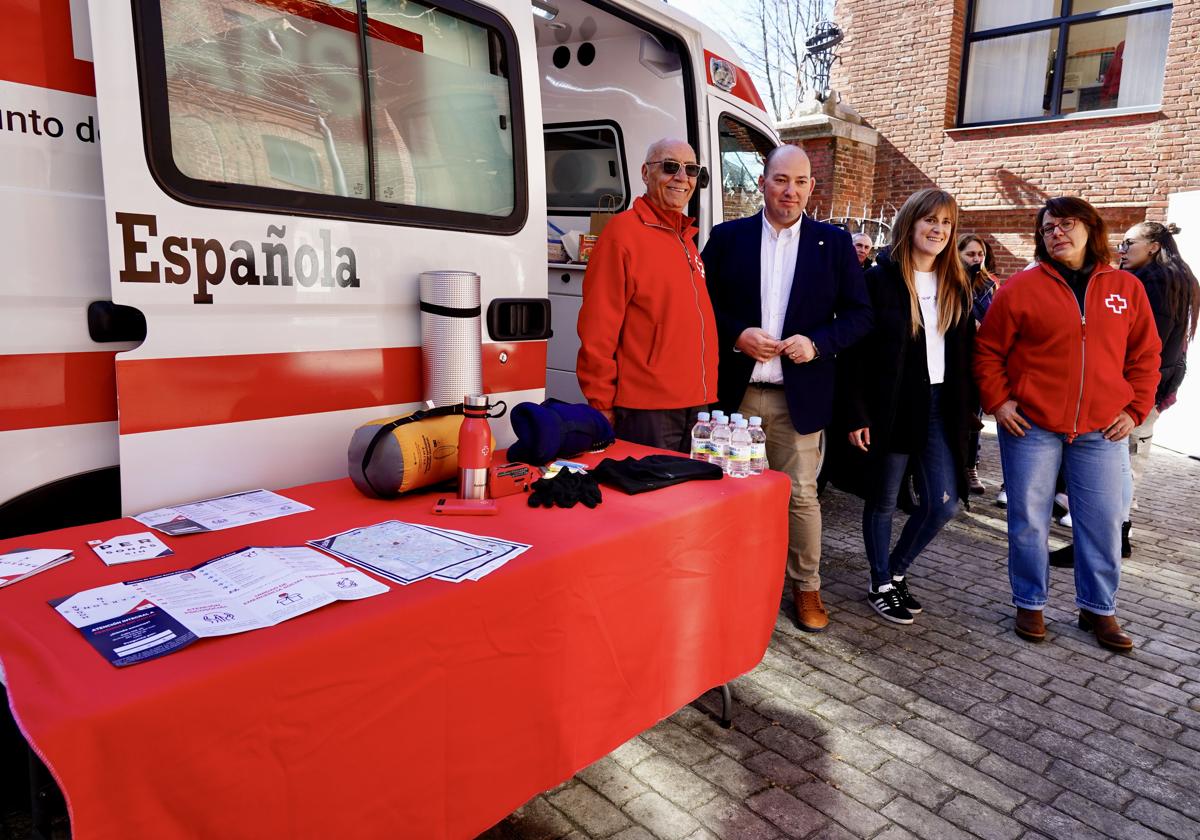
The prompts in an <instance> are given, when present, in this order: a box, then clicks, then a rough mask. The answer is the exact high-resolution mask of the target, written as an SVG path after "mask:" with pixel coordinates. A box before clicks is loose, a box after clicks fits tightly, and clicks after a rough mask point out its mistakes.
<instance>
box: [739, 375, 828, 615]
mask: <svg viewBox="0 0 1200 840" xmlns="http://www.w3.org/2000/svg"><path fill="white" fill-rule="evenodd" d="M738 411H739V412H740V413H741V414H742V416H743V417H746V418H749V417H751V416H758V417H761V418H762V422H763V429H764V430H766V433H767V464H768V466H770V468H771V469H773V470H779V471H780V472H782V473H786V474H787V476H788V478H790V479H791V480H792V498H791V501H790V502H789V503H788V556H787V576H788V580H790V581H791V582H792V583H793V584H795V585H796V586H797V587H799V589H800V590H801V591H803V592H816V591H817V590H819V589H820V588H821V574H820V571H821V503H820V501H819V500H818V499H817V468H818V466H819V465H820V463H821V433H820V432H813V433H812V434H808V435H802V434H800V433H799V432H797V431H796V429H795V427H794V426H792V418H791V415H790V414H789V413H788V407H787V399H786V397H784V394H783V389H782V388H759V387H756V386H754V385H750V386H749V387H747V388H746V395H745V396H744V397H742V404H741V406H739V407H738Z"/></svg>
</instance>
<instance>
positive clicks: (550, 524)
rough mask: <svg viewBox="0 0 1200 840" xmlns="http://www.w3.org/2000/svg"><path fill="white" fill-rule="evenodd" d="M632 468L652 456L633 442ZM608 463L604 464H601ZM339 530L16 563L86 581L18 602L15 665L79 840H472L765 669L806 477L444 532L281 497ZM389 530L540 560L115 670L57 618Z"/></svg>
mask: <svg viewBox="0 0 1200 840" xmlns="http://www.w3.org/2000/svg"><path fill="white" fill-rule="evenodd" d="M607 454H608V455H611V456H614V457H622V456H624V455H627V454H636V455H640V454H645V450H643V449H642V448H640V447H635V446H632V445H630V444H618V445H617V446H616V447H614V448H613V449H611V450H610V451H609V453H607ZM588 460H592V461H595V460H598V459H597V458H590V459H588ZM281 492H283V493H284V494H285V495H287V496H289V497H291V498H294V499H298V500H299V501H302V502H305V503H307V504H309V505H312V506H313V507H314V508H315V510H314V511H312V512H310V513H304V514H300V515H297V516H291V517H286V518H283V519H277V520H272V521H270V522H264V523H261V524H258V525H252V526H245V527H241V528H235V529H231V530H228V531H219V532H215V533H210V534H200V535H194V536H187V537H181V538H166V539H167V542H168V544H169V545H171V547H172V548H174V549H175V551H176V555H175V556H174V557H171V558H166V559H163V560H154V561H146V562H142V563H137V564H133V565H130V566H123V567H122V566H117V567H113V568H107V567H105V566H104V565H103V564H102V563H101V562H100V561H99V559H97V558H96V557H95V555H94V554H93V553H92V551H91V550H90V549H89V548H88V546H87V543H86V540H88V539H89V538H108V537H112V536H116V535H118V534H122V533H132V532H135V531H139V530H145V529H144V527H143V526H140V525H139V524H138V523H136V522H134V521H132V520H121V521H114V522H109V523H105V524H103V525H90V526H85V527H80V528H69V529H64V530H62V531H55V532H49V533H46V534H39V535H37V536H35V537H25V538H20V539H17V540H7V541H4V542H0V551H2V550H5V549H11V548H14V547H17V546H22V545H24V546H34V547H57V548H70V549H73V550H74V551H75V559H74V560H72V561H70V562H69V563H67V564H65V565H63V566H60V567H58V568H55V569H51V570H49V571H47V572H44V573H42V574H40V575H36V576H35V577H32V578H29V579H27V580H25V581H22V582H21V583H18V584H15V585H13V586H10V587H8V588H5V589H2V590H0V661H2V663H3V667H4V669H5V671H6V673H7V683H8V691H9V699H10V704H11V706H12V709H13V714H14V716H15V717H16V720H17V722H18V724H19V726H20V727H21V730H22V731H23V732H24V733H25V736H26V738H27V739H28V740H29V741H30V743H31V744H32V745H33V746H34V748H35V749H36V751H37V752H38V753H39V754H40V755H41V756H42V758H43V759H44V760H45V762H46V763H47V765H48V766H49V767H50V769H51V771H52V772H53V774H54V776H55V777H56V778H57V780H58V782H59V785H60V787H61V788H62V790H63V792H64V793H65V795H66V798H67V802H68V807H69V809H70V816H71V823H72V827H73V830H74V834H75V837H76V838H79V840H87V839H88V838H101V837H104V838H107V837H112V838H128V837H153V838H156V840H162V839H163V838H174V837H180V838H183V837H187V838H194V837H246V838H265V837H289V838H306V837H313V838H329V837H354V838H366V837H388V838H394V837H419V838H468V837H472V836H474V835H475V834H476V833H478V832H480V831H482V830H484V829H486V828H488V827H489V826H491V825H493V824H494V823H496V822H497V821H499V820H500V819H502V818H503V817H504V816H505V815H507V814H508V813H510V812H511V811H512V810H514V809H515V808H516V807H518V806H520V805H521V804H522V803H523V802H525V801H526V800H527V799H529V798H530V797H531V796H534V795H536V794H537V793H538V792H540V791H542V790H545V789H546V788H549V787H551V786H553V785H555V784H557V783H559V782H561V781H563V780H564V779H566V778H569V777H570V776H571V775H572V774H573V773H575V772H576V771H578V770H579V769H580V768H582V767H584V766H586V765H587V764H589V763H591V762H592V761H595V760H596V759H598V758H600V757H601V756H603V755H605V754H607V753H608V752H610V751H611V750H612V749H613V748H615V747H617V746H618V745H620V744H621V743H623V742H624V741H625V740H627V739H628V738H630V737H632V736H633V735H635V734H636V733H638V732H641V731H642V730H644V729H646V728H647V727H649V726H651V725H653V724H654V723H655V722H657V721H658V720H660V719H662V718H663V717H665V716H667V715H669V714H671V713H672V712H674V711H675V710H676V709H678V708H679V707H680V706H682V705H683V704H685V703H687V702H689V701H691V700H692V699H694V698H695V697H696V696H698V695H699V694H701V693H703V692H704V691H705V690H707V689H709V688H711V687H713V686H716V685H719V684H720V683H723V682H726V681H728V680H730V679H732V678H734V677H736V676H738V675H739V674H742V673H744V672H745V671H747V670H749V669H750V668H752V667H754V665H755V664H756V663H757V662H758V661H759V659H761V657H762V655H763V652H764V651H765V649H766V645H767V642H768V639H769V637H770V634H771V628H772V626H773V624H774V619H775V615H776V612H777V610H778V607H779V595H780V590H781V586H782V581H783V567H784V559H785V547H786V543H787V516H786V507H787V496H788V484H787V480H786V478H785V477H784V476H782V475H780V474H778V473H768V474H766V475H764V476H761V477H756V478H751V479H746V480H740V481H739V480H733V479H729V478H725V479H722V480H720V481H713V482H692V483H688V484H682V485H677V486H675V487H670V488H667V489H664V490H660V491H657V492H653V493H647V494H643V495H640V496H625V495H623V494H622V493H620V492H618V491H616V490H611V489H608V488H605V490H604V503H603V505H601V506H600V507H599V508H597V509H596V510H594V511H593V510H587V509H585V508H582V507H578V508H574V509H571V510H561V509H555V510H550V511H546V510H537V509H531V508H528V507H527V506H526V505H525V499H524V498H523V497H519V496H518V497H509V498H506V499H501V500H500V501H499V504H500V506H501V509H502V511H501V514H500V515H499V516H495V517H478V518H473V517H453V518H451V517H434V516H433V515H432V514H430V512H429V508H430V505H431V500H430V498H429V496H428V495H426V496H418V497H412V498H408V499H404V500H400V501H393V502H383V501H373V500H370V499H366V498H364V497H363V496H361V495H359V493H358V492H357V491H355V490H354V488H353V486H352V485H351V484H350V482H349V481H348V480H341V481H332V482H326V483H322V484H312V485H307V486H304V487H294V488H291V489H289V490H284V491H281ZM385 519H402V520H407V521H413V522H427V523H434V524H438V525H441V526H444V527H452V528H459V529H462V530H468V531H473V532H476V533H480V534H486V535H495V536H498V537H505V538H508V539H513V540H519V541H523V542H529V543H532V544H533V548H531V549H530V550H529V551H527V552H526V553H525V554H523V555H521V556H520V557H518V558H516V559H515V560H512V561H510V562H509V563H508V565H506V566H504V567H503V568H502V569H500V570H499V571H497V572H495V573H493V574H491V575H489V576H488V577H486V578H484V579H483V580H480V581H477V582H470V581H468V582H463V583H458V584H451V583H442V582H439V581H432V580H426V581H422V582H419V583H416V584H413V585H411V586H407V587H405V586H400V585H397V584H392V587H393V588H392V591H391V592H389V593H387V594H385V595H381V596H379V597H376V598H371V599H368V600H365V601H359V602H342V603H336V604H332V605H330V606H327V607H324V608H322V609H320V610H317V611H315V612H312V613H309V614H306V615H303V616H300V617H298V618H296V619H293V620H291V621H287V622H285V623H283V624H280V625H278V626H276V627H273V628H269V629H265V630H258V631H254V632H250V633H245V634H241V635H236V636H229V637H224V638H216V639H208V640H201V641H199V642H196V643H195V644H193V645H192V646H190V647H188V648H186V649H185V650H182V651H180V652H178V653H174V654H171V655H169V656H166V657H163V658H161V659H157V660H153V661H150V662H145V663H141V664H137V665H133V666H130V667H126V668H120V669H118V668H115V667H113V666H112V665H110V664H109V663H108V662H107V661H106V660H105V659H104V658H103V657H101V656H100V655H99V654H98V653H97V652H96V651H94V650H93V649H92V648H91V647H90V646H89V645H88V644H87V642H86V641H84V639H83V637H82V636H81V635H80V634H79V632H78V631H77V630H75V629H74V628H73V627H71V626H70V625H69V624H68V623H67V622H66V621H65V620H64V619H63V618H62V617H60V616H59V615H58V614H57V613H55V612H54V611H53V610H52V609H51V608H50V607H49V606H47V604H46V601H47V600H49V599H51V598H55V597H58V596H63V595H69V594H72V593H74V592H78V591H80V590H83V589H87V588H90V587H93V586H99V585H101V584H105V583H113V582H116V581H120V580H129V579H132V578H134V577H141V576H144V575H148V574H155V573H158V572H164V571H169V570H172V569H176V568H181V567H184V566H187V565H192V564H194V563H197V562H199V561H202V560H204V559H207V558H209V557H213V556H216V555H218V554H221V553H223V552H225V551H228V550H231V549H235V548H238V547H241V546H244V545H288V544H293V545H295V544H301V543H303V541H305V540H307V539H313V538H317V537H323V536H327V535H329V534H332V533H334V532H337V531H341V530H345V529H347V528H352V527H356V526H362V525H370V524H373V523H375V522H380V521H383V520H385Z"/></svg>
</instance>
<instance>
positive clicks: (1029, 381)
mask: <svg viewBox="0 0 1200 840" xmlns="http://www.w3.org/2000/svg"><path fill="white" fill-rule="evenodd" d="M1034 232H1035V234H1036V236H1037V239H1036V243H1035V249H1036V250H1035V253H1036V256H1037V266H1035V267H1034V268H1031V269H1029V270H1027V271H1022V272H1020V273H1019V274H1016V275H1015V276H1013V277H1011V278H1009V279H1008V281H1007V282H1005V284H1004V286H1003V287H1002V288H1001V290H1000V292H999V293H998V294H997V295H996V297H995V300H993V301H992V306H991V309H989V310H988V315H987V318H985V319H984V322H983V326H982V327H981V329H980V331H979V340H978V341H977V342H976V351H975V374H976V377H977V378H978V380H979V389H980V394H981V397H982V400H983V407H984V409H985V410H986V411H988V412H989V413H990V414H992V415H993V416H995V418H996V426H997V429H998V433H999V436H1000V455H1001V464H1002V465H1003V468H1004V482H1005V485H1006V486H1007V488H1008V574H1009V581H1010V583H1011V586H1012V594H1013V604H1014V605H1015V606H1016V608H1017V617H1016V624H1015V627H1014V629H1015V630H1016V633H1017V635H1018V636H1020V637H1021V638H1023V639H1026V640H1028V641H1041V640H1042V639H1044V638H1045V636H1046V627H1045V621H1044V618H1043V615H1042V611H1043V609H1044V608H1045V605H1046V600H1047V594H1048V588H1049V570H1050V566H1049V543H1048V536H1049V522H1050V513H1051V507H1052V505H1053V500H1054V482H1055V477H1056V476H1057V475H1058V470H1059V466H1060V464H1062V463H1063V462H1064V461H1065V463H1066V479H1067V489H1068V493H1069V495H1070V497H1071V514H1072V520H1073V528H1072V530H1073V538H1074V545H1075V551H1074V553H1075V603H1076V605H1077V606H1078V607H1079V626H1080V628H1081V629H1083V630H1091V631H1093V632H1094V633H1095V636H1096V640H1097V642H1098V643H1099V644H1100V645H1101V646H1102V647H1105V648H1108V649H1110V650H1116V651H1128V650H1132V648H1133V640H1132V639H1131V638H1130V637H1129V636H1128V635H1126V634H1125V633H1124V632H1123V631H1122V630H1121V626H1120V624H1119V623H1118V621H1117V618H1116V606H1115V600H1116V594H1117V588H1118V586H1119V584H1120V577H1121V565H1120V543H1121V520H1122V518H1123V515H1124V510H1123V496H1124V490H1123V486H1124V481H1123V476H1122V473H1123V470H1124V469H1125V468H1126V466H1127V464H1128V458H1129V447H1128V444H1127V443H1126V442H1125V438H1126V437H1128V436H1129V433H1130V432H1131V431H1132V430H1133V429H1134V427H1135V426H1137V425H1138V424H1139V423H1141V422H1142V421H1143V420H1145V419H1146V417H1147V415H1149V413H1150V409H1151V408H1152V407H1153V405H1154V389H1155V387H1156V386H1157V384H1158V365H1159V347H1160V343H1159V340H1158V334H1157V332H1156V331H1155V327H1154V318H1153V314H1152V312H1151V310H1150V302H1149V300H1148V299H1147V298H1146V292H1145V291H1144V290H1143V288H1142V284H1141V283H1140V282H1139V281H1138V279H1137V278H1136V277H1134V276H1133V275H1132V274H1129V273H1128V272H1125V271H1120V270H1118V269H1114V268H1112V267H1111V266H1110V265H1109V264H1108V263H1109V259H1110V256H1111V252H1110V250H1109V246H1108V233H1107V231H1106V229H1105V225H1104V220H1103V219H1102V218H1101V217H1100V215H1099V213H1097V212H1096V210H1095V208H1093V207H1092V205H1090V204H1088V203H1087V202H1086V201H1084V200H1083V199H1080V198H1075V197H1061V198H1052V199H1050V200H1048V201H1047V202H1046V204H1045V205H1044V206H1043V207H1042V208H1041V209H1040V210H1039V211H1038V214H1037V223H1036V225H1035V226H1034Z"/></svg>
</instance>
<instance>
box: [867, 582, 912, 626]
mask: <svg viewBox="0 0 1200 840" xmlns="http://www.w3.org/2000/svg"><path fill="white" fill-rule="evenodd" d="M867 603H868V604H870V605H871V609H873V610H875V612H877V613H879V614H880V615H881V616H883V617H884V618H886V619H887V620H888V621H891V622H893V623H895V624H912V623H913V617H912V613H910V612H909V611H908V610H907V609H905V607H904V605H903V604H902V603H900V592H899V591H898V590H897V589H896V587H895V586H893V585H892V584H890V583H885V584H884V585H883V586H881V587H879V590H878V591H876V590H874V589H872V590H870V591H869V592H868V593H867Z"/></svg>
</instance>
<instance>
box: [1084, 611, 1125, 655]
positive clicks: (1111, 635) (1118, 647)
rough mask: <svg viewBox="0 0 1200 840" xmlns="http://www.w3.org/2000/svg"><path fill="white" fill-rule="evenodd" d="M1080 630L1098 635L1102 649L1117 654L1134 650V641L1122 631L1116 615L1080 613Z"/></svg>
mask: <svg viewBox="0 0 1200 840" xmlns="http://www.w3.org/2000/svg"><path fill="white" fill-rule="evenodd" d="M1079 629H1080V630H1091V631H1093V632H1094V633H1095V634H1096V641H1097V642H1099V643H1100V647H1102V648H1108V649H1109V650H1115V651H1116V652H1117V653H1128V652H1129V651H1131V650H1133V639H1131V638H1129V637H1128V636H1127V635H1125V633H1124V632H1123V631H1122V630H1121V625H1120V624H1118V623H1117V617H1116V616H1115V615H1096V614H1095V613H1093V612H1088V611H1087V610H1080V611H1079Z"/></svg>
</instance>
